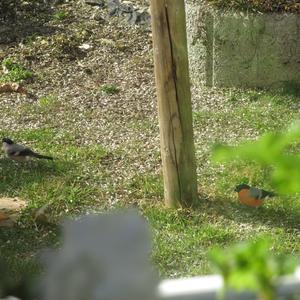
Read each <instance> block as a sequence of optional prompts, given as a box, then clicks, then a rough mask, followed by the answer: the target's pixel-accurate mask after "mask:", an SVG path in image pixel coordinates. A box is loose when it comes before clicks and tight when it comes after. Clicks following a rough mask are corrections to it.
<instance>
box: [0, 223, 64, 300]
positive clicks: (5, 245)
mask: <svg viewBox="0 0 300 300" xmlns="http://www.w3.org/2000/svg"><path fill="white" fill-rule="evenodd" d="M59 241H60V231H59V229H58V227H53V228H50V227H47V228H39V230H37V229H36V228H34V227H26V228H22V227H14V228H1V227H0V262H1V263H4V264H5V265H6V266H7V272H6V274H3V273H4V271H3V270H1V275H3V276H5V279H6V283H7V286H6V289H5V290H6V291H7V293H9V292H10V290H11V291H13V293H10V295H14V296H20V299H23V298H21V294H18V293H23V292H25V291H24V290H23V289H20V284H22V281H24V279H25V280H26V281H27V279H29V280H31V279H33V277H34V276H35V275H37V274H40V273H41V271H42V264H41V254H42V253H43V252H42V251H43V250H44V249H47V248H53V247H55V246H58V244H59ZM1 275H0V281H1V284H3V283H4V282H3V281H2V280H1ZM8 279H9V281H8ZM2 292H3V290H2ZM4 292H5V291H4ZM26 292H27V291H26ZM7 295H8V294H7ZM2 296H3V295H2ZM26 299H28V298H26Z"/></svg>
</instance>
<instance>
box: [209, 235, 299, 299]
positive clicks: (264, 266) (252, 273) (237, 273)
mask: <svg viewBox="0 0 300 300" xmlns="http://www.w3.org/2000/svg"><path fill="white" fill-rule="evenodd" d="M270 248H271V244H270V242H269V240H268V239H265V238H262V239H260V240H258V241H254V242H249V243H243V244H239V245H236V246H234V247H232V248H230V249H226V250H224V249H214V250H212V251H211V253H210V258H211V261H212V262H213V264H214V266H215V267H216V268H217V269H218V270H219V271H220V273H221V274H222V276H223V278H224V283H225V288H232V289H235V290H240V291H241V290H252V291H255V292H258V295H259V298H260V299H261V300H272V299H276V295H275V283H276V282H275V280H276V278H277V277H278V276H281V275H284V274H288V273H291V272H293V271H294V269H295V265H296V264H295V259H292V258H291V257H288V256H284V255H280V256H278V255H276V256H275V255H274V254H272V253H270Z"/></svg>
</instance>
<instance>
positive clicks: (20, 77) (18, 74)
mask: <svg viewBox="0 0 300 300" xmlns="http://www.w3.org/2000/svg"><path fill="white" fill-rule="evenodd" d="M2 68H3V69H4V70H5V73H4V74H2V75H1V74H0V82H21V81H25V80H28V79H31V78H33V72H31V71H29V70H27V69H26V68H25V67H24V66H23V65H21V64H20V63H17V62H14V61H13V60H12V59H10V58H7V59H4V60H3V61H2Z"/></svg>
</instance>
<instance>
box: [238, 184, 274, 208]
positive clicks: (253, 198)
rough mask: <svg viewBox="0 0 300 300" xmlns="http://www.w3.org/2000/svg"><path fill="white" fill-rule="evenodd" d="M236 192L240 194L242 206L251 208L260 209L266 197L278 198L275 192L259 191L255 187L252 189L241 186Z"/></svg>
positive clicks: (245, 185) (247, 186) (244, 185)
mask: <svg viewBox="0 0 300 300" xmlns="http://www.w3.org/2000/svg"><path fill="white" fill-rule="evenodd" d="M234 191H235V192H237V193H238V197H239V201H240V202H241V203H242V204H245V205H247V206H251V207H258V206H261V205H262V204H263V203H264V201H263V199H265V198H266V197H270V198H271V197H274V196H276V194H275V193H273V192H268V191H265V190H262V189H258V188H255V187H250V186H249V185H247V184H239V185H237V186H236V187H235V189H234Z"/></svg>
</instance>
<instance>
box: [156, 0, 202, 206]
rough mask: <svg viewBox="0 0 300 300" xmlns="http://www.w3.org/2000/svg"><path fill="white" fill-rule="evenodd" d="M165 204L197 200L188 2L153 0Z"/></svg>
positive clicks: (187, 204)
mask: <svg viewBox="0 0 300 300" xmlns="http://www.w3.org/2000/svg"><path fill="white" fill-rule="evenodd" d="M151 19H152V34H153V45H154V64H155V77H156V87H157V97H158V113H159V125H160V140H161V156H162V164H163V176H164V189H165V203H166V206H168V207H178V206H191V205H192V204H193V203H194V201H195V200H196V198H197V177H196V163H195V150H194V139H193V122H192V105H191V93H190V81H189V70H188V56H187V38H186V23H185V6H184V0H151Z"/></svg>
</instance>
